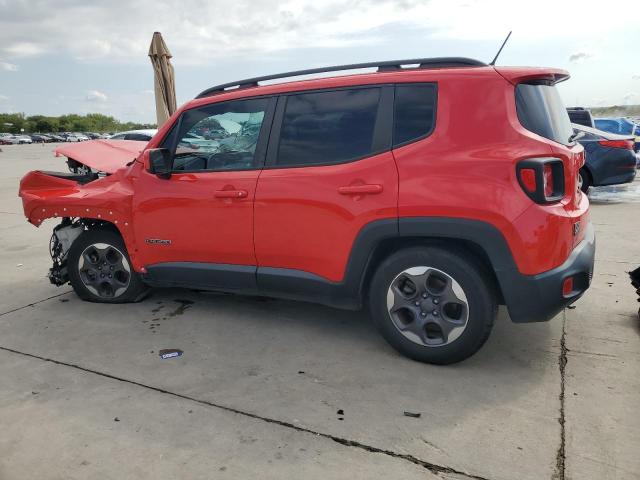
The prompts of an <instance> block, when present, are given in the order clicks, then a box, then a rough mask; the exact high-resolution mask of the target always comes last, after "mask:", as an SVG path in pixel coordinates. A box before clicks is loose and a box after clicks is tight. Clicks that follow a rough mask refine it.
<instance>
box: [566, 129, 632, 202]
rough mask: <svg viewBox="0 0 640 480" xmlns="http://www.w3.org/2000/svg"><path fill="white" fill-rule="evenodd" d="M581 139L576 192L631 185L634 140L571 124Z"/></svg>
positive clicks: (579, 140) (625, 136)
mask: <svg viewBox="0 0 640 480" xmlns="http://www.w3.org/2000/svg"><path fill="white" fill-rule="evenodd" d="M573 129H574V131H575V132H576V133H578V134H580V135H581V136H579V137H578V142H580V144H581V145H582V146H583V147H584V151H585V155H586V158H585V164H584V166H583V167H582V168H581V169H580V173H579V175H580V188H581V189H582V191H583V192H586V191H587V190H589V187H599V186H602V185H616V184H619V183H629V182H632V181H633V179H634V178H635V176H636V163H637V157H636V154H635V152H634V151H633V145H634V137H632V136H630V135H617V134H615V133H609V132H604V131H602V130H597V129H595V128H590V127H585V126H584V125H578V124H577V123H574V124H573Z"/></svg>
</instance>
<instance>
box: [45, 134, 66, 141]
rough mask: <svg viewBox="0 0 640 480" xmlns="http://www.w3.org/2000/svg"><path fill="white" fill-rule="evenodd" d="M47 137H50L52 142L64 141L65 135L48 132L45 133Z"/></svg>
mask: <svg viewBox="0 0 640 480" xmlns="http://www.w3.org/2000/svg"><path fill="white" fill-rule="evenodd" d="M47 136H48V137H50V138H51V141H53V142H64V141H65V137H63V136H62V135H58V134H57V133H50V134H47Z"/></svg>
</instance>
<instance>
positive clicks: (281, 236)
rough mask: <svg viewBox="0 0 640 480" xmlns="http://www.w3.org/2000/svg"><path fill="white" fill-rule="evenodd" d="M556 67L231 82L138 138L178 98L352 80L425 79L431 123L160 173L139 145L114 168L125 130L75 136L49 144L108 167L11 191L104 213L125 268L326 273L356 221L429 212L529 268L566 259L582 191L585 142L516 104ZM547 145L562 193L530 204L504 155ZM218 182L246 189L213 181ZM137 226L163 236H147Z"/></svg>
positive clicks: (580, 214)
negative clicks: (424, 131) (322, 161)
mask: <svg viewBox="0 0 640 480" xmlns="http://www.w3.org/2000/svg"><path fill="white" fill-rule="evenodd" d="M565 75H566V72H563V71H559V70H553V69H531V68H518V69H508V68H498V69H494V68H493V67H472V68H443V69H434V70H429V69H415V70H411V71H397V72H385V73H374V74H367V75H352V76H345V77H336V78H323V79H316V80H308V81H301V82H295V83H289V84H287V83H285V84H278V85H269V86H262V87H256V88H243V89H238V90H234V91H229V92H225V93H222V94H219V95H214V96H212V97H206V98H201V99H197V100H194V101H192V102H189V103H188V104H187V105H185V106H183V107H182V108H181V109H180V110H179V111H177V112H176V113H175V114H174V115H173V116H172V117H171V119H169V121H167V122H166V123H165V124H164V126H163V127H162V128H161V129H160V131H159V132H158V134H157V135H156V136H155V137H154V138H153V139H152V140H151V141H150V142H149V144H148V146H147V149H150V148H155V147H157V146H159V145H160V143H161V142H162V140H163V138H164V136H165V134H166V133H167V132H168V131H169V130H170V129H171V128H172V126H173V124H174V123H175V121H176V120H177V119H178V118H179V116H180V114H181V113H182V111H184V110H185V109H189V108H194V107H197V106H201V105H205V104H210V103H216V102H222V101H227V100H231V99H236V98H248V97H251V96H258V95H272V94H278V93H284V92H291V91H301V90H309V89H320V88H331V87H341V86H350V85H366V84H389V83H404V82H436V83H437V84H438V105H437V115H436V118H437V121H436V128H435V130H434V131H433V133H432V134H431V135H430V136H429V137H427V138H425V139H423V140H420V141H417V142H415V143H412V144H409V145H406V146H404V147H401V148H397V149H395V150H393V151H392V152H386V153H383V154H380V155H376V156H374V157H370V158H366V159H363V160H359V161H355V162H351V163H345V164H340V165H328V166H313V167H301V168H282V169H275V168H274V169H264V170H254V171H241V172H219V173H214V172H203V173H184V174H174V175H173V176H172V177H171V178H170V179H169V180H164V179H159V178H157V177H156V176H155V175H152V174H150V173H148V172H147V171H146V170H145V169H144V166H143V157H144V154H143V155H140V156H139V157H138V160H139V161H138V162H136V163H135V164H134V165H132V166H130V167H126V168H120V169H119V170H117V167H118V166H122V165H124V164H125V163H127V162H128V161H129V160H131V158H133V156H134V152H133V151H134V150H135V149H137V148H140V146H139V144H136V145H135V146H134V145H129V144H133V143H136V142H118V144H117V148H112V147H111V146H109V144H105V142H97V143H96V142H86V143H84V144H79V145H72V146H69V147H64V148H62V149H60V150H59V152H60V153H61V154H64V155H67V156H71V158H74V159H75V160H78V161H81V162H82V163H85V164H87V165H89V166H91V167H93V168H95V169H97V170H102V171H106V172H110V173H113V175H111V176H109V177H107V178H102V179H99V180H96V181H93V182H90V183H88V184H86V185H78V184H77V183H75V182H72V181H70V180H61V179H58V178H55V177H51V176H47V175H44V174H41V173H38V172H32V173H30V174H28V175H27V176H26V177H25V178H24V179H23V181H22V183H21V190H20V191H21V193H20V194H21V196H22V198H23V202H24V210H25V214H26V215H27V217H28V218H29V220H30V221H31V222H32V223H34V224H35V225H39V224H40V223H41V222H42V220H43V219H44V218H48V217H54V216H77V217H85V218H100V219H105V220H109V221H111V222H112V223H114V224H115V225H116V226H117V228H118V229H119V230H120V231H121V232H122V234H123V237H124V239H125V242H126V244H127V249H128V251H129V253H130V255H131V257H132V263H133V266H134V268H135V269H136V270H137V271H143V270H144V266H145V265H152V264H155V263H162V262H178V261H185V262H211V263H231V264H241V265H260V266H269V267H280V268H292V269H297V270H303V271H306V272H310V273H314V274H316V275H319V276H321V277H324V278H326V279H328V280H331V281H334V282H338V281H340V280H342V278H343V276H344V272H345V267H346V263H347V260H348V258H349V254H350V252H351V248H352V245H353V241H354V239H355V237H356V236H357V234H358V232H359V231H360V230H361V229H362V228H363V227H364V226H365V225H366V224H367V223H369V222H371V221H374V220H377V219H381V218H395V217H397V216H400V217H419V216H427V217H428V216H439V217H457V218H467V219H473V220H481V221H484V222H487V223H489V224H491V225H493V226H495V227H496V228H497V229H498V230H499V231H500V232H501V233H502V235H503V236H504V238H505V239H506V241H507V244H508V246H509V248H510V250H511V253H512V255H513V257H514V259H515V262H516V264H517V267H518V269H519V271H520V272H521V273H523V274H529V275H531V274H537V273H541V272H545V271H548V270H550V269H552V268H554V267H556V266H558V265H560V264H561V263H562V262H564V261H565V260H566V259H567V257H568V255H569V253H570V252H571V250H572V248H573V247H574V246H575V245H576V244H577V243H578V242H579V241H580V239H581V235H582V234H581V233H580V232H579V233H578V234H577V235H574V231H575V227H574V224H575V223H576V222H584V223H585V224H586V222H587V221H588V200H587V199H586V197H585V196H583V195H582V194H580V193H579V192H578V189H577V183H576V178H575V175H576V174H577V171H578V169H579V166H580V165H581V164H582V163H583V162H584V154H583V152H582V147H579V146H576V147H573V149H570V148H567V147H564V146H562V145H560V144H556V143H554V142H552V141H549V140H546V139H544V138H542V137H539V136H537V135H536V134H534V133H532V132H529V131H527V130H525V129H524V128H523V127H522V126H521V124H520V122H519V121H518V118H517V114H516V109H515V101H514V97H515V92H514V88H515V87H514V84H515V83H517V82H518V81H523V80H530V79H532V78H545V79H547V80H549V81H558V80H560V79H562V78H563V77H564V76H565ZM125 144H127V145H125ZM114 145H116V144H114ZM550 156H553V157H557V158H560V159H562V161H563V163H564V165H565V173H566V178H565V187H566V188H565V196H564V198H562V200H561V201H560V202H558V203H556V204H552V205H539V204H535V203H533V201H532V200H531V199H530V198H529V197H527V195H525V193H524V192H523V190H522V188H521V187H520V185H519V184H518V181H517V179H516V169H515V165H516V163H517V162H518V161H520V160H522V159H525V158H531V157H550ZM363 185H366V187H363ZM378 186H381V189H380V188H379V187H378ZM344 187H347V188H346V190H345V188H344ZM341 189H342V190H341ZM362 189H364V190H368V191H364V192H363V191H362ZM228 191H234V192H237V191H240V192H246V195H244V194H243V195H242V196H239V197H237V198H236V197H234V196H233V194H228V193H222V194H220V193H216V192H228ZM254 199H255V202H254ZM64 209H66V210H64ZM115 221H117V224H116V223H115ZM578 230H579V229H578ZM149 239H151V240H153V239H160V240H170V241H171V244H170V246H169V245H166V244H164V245H163V244H156V243H151V244H150V243H146V242H147V240H149Z"/></svg>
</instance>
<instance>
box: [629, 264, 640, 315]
mask: <svg viewBox="0 0 640 480" xmlns="http://www.w3.org/2000/svg"><path fill="white" fill-rule="evenodd" d="M629 276H630V277H631V285H633V288H635V289H636V293H637V294H638V295H640V267H638V268H636V269H635V270H634V271H632V272H629ZM638 301H639V302H640V298H639V299H638ZM638 316H640V310H638Z"/></svg>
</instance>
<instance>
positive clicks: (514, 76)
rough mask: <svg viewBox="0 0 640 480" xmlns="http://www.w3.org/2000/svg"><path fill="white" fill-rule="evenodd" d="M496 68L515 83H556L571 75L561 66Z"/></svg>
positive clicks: (508, 80)
mask: <svg viewBox="0 0 640 480" xmlns="http://www.w3.org/2000/svg"><path fill="white" fill-rule="evenodd" d="M495 69H496V72H498V73H499V74H500V75H501V76H502V77H503V78H504V79H505V80H506V81H507V82H509V83H512V84H513V85H517V84H518V83H537V82H539V83H548V84H550V85H555V84H556V83H560V82H564V81H565V80H567V79H568V78H569V77H570V75H569V72H567V71H566V70H562V69H559V68H541V67H495Z"/></svg>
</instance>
